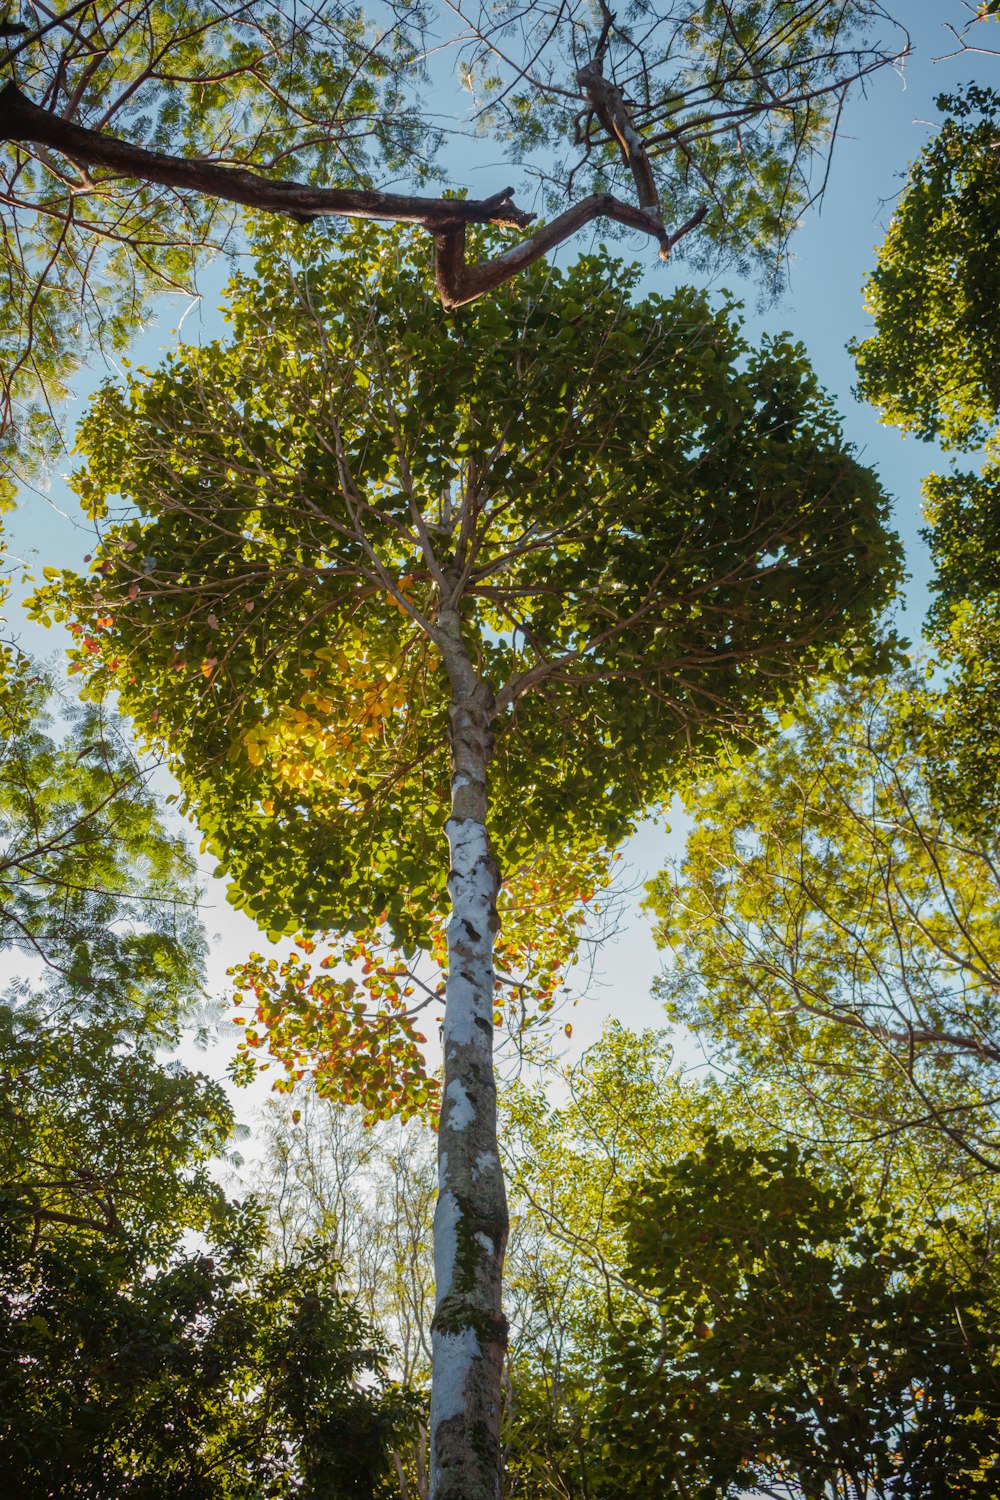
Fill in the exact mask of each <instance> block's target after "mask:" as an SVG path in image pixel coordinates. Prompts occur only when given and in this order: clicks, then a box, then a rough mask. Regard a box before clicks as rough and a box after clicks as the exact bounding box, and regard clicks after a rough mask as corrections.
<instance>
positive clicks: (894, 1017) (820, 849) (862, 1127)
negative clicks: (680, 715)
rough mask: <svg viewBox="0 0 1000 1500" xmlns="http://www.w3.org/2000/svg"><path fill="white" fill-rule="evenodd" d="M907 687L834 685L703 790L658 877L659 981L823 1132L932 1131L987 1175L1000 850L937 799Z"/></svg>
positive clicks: (724, 1054)
mask: <svg viewBox="0 0 1000 1500" xmlns="http://www.w3.org/2000/svg"><path fill="white" fill-rule="evenodd" d="M911 686H912V684H911V681H910V680H909V679H905V678H904V679H901V680H900V681H899V682H897V683H888V684H885V685H883V687H882V689H881V692H878V691H876V692H875V694H874V695H871V689H870V688H869V689H866V690H865V692H864V693H862V692H858V691H852V690H840V691H831V692H828V693H827V694H826V695H825V696H824V697H821V698H820V699H819V700H817V701H816V703H814V704H812V705H810V706H808V707H806V708H804V709H803V710H802V712H801V714H800V716H798V717H797V719H796V723H795V727H794V729H789V731H787V732H786V733H785V734H784V735H783V736H782V737H781V738H780V739H778V740H777V741H775V742H774V743H773V744H772V745H770V746H768V747H767V748H765V749H763V750H761V751H760V752H759V753H758V754H757V755H755V756H753V757H752V758H750V757H748V758H747V759H746V760H745V761H740V760H739V759H738V758H735V759H734V760H733V761H732V763H731V765H730V767H729V768H728V769H727V770H726V771H724V772H723V773H722V774H720V775H719V776H717V777H715V778H714V779H713V780H712V781H710V782H708V783H706V784H705V785H703V786H702V787H700V788H699V789H698V790H697V792H696V793H695V794H694V795H693V796H692V799H691V803H690V806H691V809H692V811H693V812H695V813H696V816H697V819H698V826H697V827H696V828H695V830H694V831H693V832H692V834H691V836H690V838H689V840H688V846H687V850H686V854H685V858H684V860H683V862H682V863H681V865H680V866H679V868H678V869H677V871H676V872H674V871H668V872H665V873H664V874H663V875H661V876H660V877H659V878H658V879H657V881H656V882H655V883H654V884H653V885H652V886H651V887H650V891H651V894H650V898H649V906H650V908H651V910H652V911H653V912H654V914H655V915H656V917H657V918H658V925H657V929H656V935H657V940H658V942H660V944H661V945H662V946H663V947H665V948H668V949H669V950H670V952H671V955H672V962H671V964H670V966H669V967H668V968H667V969H666V970H665V971H664V974H663V976H662V978H661V979H660V981H659V985H658V987H659V991H660V993H661V994H662V995H663V997H664V999H665V1000H666V1001H667V1003H668V1013H669V1014H670V1015H671V1016H672V1018H674V1019H676V1020H683V1021H685V1022H687V1023H688V1024H689V1025H691V1026H693V1027H694V1028H695V1030H696V1033H697V1035H698V1037H699V1039H700V1040H701V1041H702V1042H703V1044H704V1045H705V1046H706V1048H707V1049H708V1051H709V1053H710V1055H711V1056H712V1057H713V1058H714V1059H715V1060H717V1061H718V1062H720V1063H721V1064H722V1065H724V1066H726V1067H727V1068H733V1069H735V1070H736V1073H737V1074H738V1075H747V1076H749V1077H751V1078H757V1079H764V1078H766V1079H770V1080H772V1081H773V1083H774V1085H775V1087H776V1088H778V1089H786V1090H789V1091H792V1092H794V1093H796V1094H798V1095H799V1097H800V1098H802V1099H808V1100H811V1101H812V1102H813V1104H814V1107H815V1112H816V1117H817V1126H818V1128H820V1129H821V1130H822V1131H823V1133H825V1134H826V1135H827V1136H828V1137H829V1138H831V1139H837V1138H840V1139H843V1140H846V1141H850V1140H851V1139H855V1138H857V1139H864V1138H865V1137H870V1138H884V1137H885V1136H886V1135H887V1134H889V1133H892V1132H900V1131H910V1130H912V1131H917V1132H920V1133H921V1134H925V1135H926V1134H928V1133H929V1134H930V1137H931V1139H932V1140H933V1137H934V1136H935V1135H939V1136H941V1137H944V1139H943V1140H942V1141H941V1143H940V1144H941V1149H942V1150H943V1151H944V1152H945V1157H946V1158H947V1159H951V1157H952V1149H953V1148H957V1150H958V1151H959V1152H960V1153H965V1154H966V1155H967V1157H968V1164H967V1170H969V1171H972V1172H973V1173H974V1172H975V1171H977V1170H982V1169H984V1168H985V1169H987V1170H989V1171H995V1170H996V1167H997V1163H998V1155H997V1148H998V1139H997V1116H996V1109H997V1100H998V1097H1000V1093H998V1077H997V1071H996V1070H997V1064H998V1062H1000V1037H998V1030H997V1028H998V1021H1000V1018H998V1009H997V1002H996V995H997V992H998V988H1000V986H998V974H997V959H998V957H1000V955H998V952H997V948H996V931H997V909H998V900H1000V892H998V887H997V867H996V853H995V847H994V844H993V843H992V842H989V843H984V842H980V841H976V842H973V841H970V840H969V839H966V838H964V837H962V836H961V835H959V834H958V833H957V832H956V831H955V829H954V827H953V826H952V825H951V824H950V823H949V821H948V820H947V818H946V817H945V815H944V814H943V813H942V812H941V811H940V809H939V808H938V806H937V805H936V804H935V802H934V800H933V799H932V797H931V795H930V792H929V789H928V786H927V781H926V778H925V775H924V766H923V763H922V761H921V759H920V757H919V755H918V754H917V753H916V752H915V750H914V747H913V744H912V741H911V740H910V739H909V737H908V734H907V729H908V724H909V719H908V714H909V713H910V711H911V709H912V703H913V694H912V692H911ZM869 695H871V696H869ZM924 1149H933V1148H929V1147H928V1146H927V1145H925V1147H924ZM953 1169H954V1168H953V1166H952V1167H949V1168H948V1170H949V1171H951V1170H953Z"/></svg>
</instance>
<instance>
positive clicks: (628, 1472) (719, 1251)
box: [591, 1135, 998, 1500]
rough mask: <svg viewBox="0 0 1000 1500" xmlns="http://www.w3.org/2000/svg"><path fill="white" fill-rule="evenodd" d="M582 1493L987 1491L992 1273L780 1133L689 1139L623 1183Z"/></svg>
mask: <svg viewBox="0 0 1000 1500" xmlns="http://www.w3.org/2000/svg"><path fill="white" fill-rule="evenodd" d="M622 1212H623V1213H624V1215H625V1219H626V1230H625V1232H626V1240H627V1261H626V1265H627V1274H628V1277H629V1279H630V1281H631V1282H632V1283H633V1285H635V1286H636V1287H637V1288H639V1289H640V1290H641V1291H642V1292H644V1293H645V1294H646V1296H647V1297H648V1305H647V1308H646V1309H645V1311H644V1313H642V1314H640V1316H638V1317H636V1318H634V1319H623V1320H622V1321H621V1322H620V1323H619V1325H618V1326H617V1328H615V1329H614V1331H613V1332H612V1333H611V1335H610V1337H609V1340H608V1354H607V1359H606V1362H605V1366H604V1369H603V1371H602V1377H603V1380H604V1382H605V1385H604V1395H603V1403H602V1406H601V1410H600V1414H599V1416H598V1418H597V1421H596V1423H595V1424H594V1427H595V1428H596V1433H595V1431H594V1428H592V1430H591V1441H592V1442H593V1441H595V1438H596V1442H597V1443H598V1444H600V1455H601V1469H600V1471H599V1474H598V1476H595V1480H594V1484H593V1489H592V1491H591V1492H592V1493H593V1494H594V1495H602V1494H607V1495H609V1496H610V1495H636V1496H640V1495H648V1494H649V1493H650V1487H651V1486H652V1487H654V1488H655V1489H656V1490H657V1491H659V1492H661V1493H676V1494H679V1495H704V1496H706V1497H707V1496H709V1495H711V1496H723V1495H727V1496H734V1497H735V1496H737V1495H740V1494H744V1493H746V1490H747V1489H748V1488H750V1489H753V1490H755V1491H757V1492H758V1493H764V1494H768V1495H775V1496H778V1495H781V1496H784V1495H793V1494H801V1495H807V1496H813V1495H814V1496H817V1497H819V1496H828V1495H829V1496H836V1497H838V1500H839V1497H843V1500H853V1497H855V1496H859V1495H872V1496H877V1497H878V1500H890V1497H902V1496H904V1495H905V1496H913V1495H924V1496H928V1497H930V1496H932V1495H944V1494H949V1493H951V1494H961V1495H969V1496H972V1495H982V1496H986V1495H988V1494H990V1493H991V1491H992V1487H993V1485H994V1482H995V1475H996V1461H997V1450H996V1436H997V1433H996V1427H995V1423H994V1422H993V1421H992V1419H991V1415H990V1414H991V1413H995V1411H996V1407H997V1382H998V1370H997V1365H996V1348H995V1343H994V1335H993V1332H992V1329H993V1326H994V1319H995V1313H994V1310H993V1296H994V1289H993V1283H992V1281H991V1278H990V1275H989V1273H988V1270H987V1268H986V1267H985V1266H984V1265H983V1264H982V1262H981V1260H980V1258H979V1256H978V1255H977V1249H976V1246H975V1244H974V1243H972V1242H970V1243H968V1244H967V1245H966V1246H965V1262H964V1264H963V1265H962V1266H961V1267H960V1268H959V1269H956V1266H955V1265H954V1264H953V1263H952V1264H949V1263H948V1262H947V1261H946V1260H945V1259H943V1258H941V1257H940V1255H939V1254H937V1253H935V1251H934V1250H933V1249H932V1248H930V1247H929V1246H928V1245H927V1242H926V1241H925V1240H920V1239H918V1240H917V1241H916V1242H915V1243H913V1244H907V1243H906V1241H905V1240H903V1239H900V1238H898V1237H897V1235H896V1234H894V1232H893V1225H892V1223H891V1220H887V1219H885V1218H872V1217H871V1216H870V1215H869V1216H867V1217H866V1216H865V1215H864V1214H863V1212H862V1204H861V1200H860V1198H859V1197H858V1196H857V1195H856V1194H855V1193H853V1192H851V1190H850V1189H849V1188H846V1187H839V1188H838V1187H837V1186H836V1185H835V1184H834V1183H832V1182H830V1181H829V1180H828V1179H824V1177H823V1176H822V1174H819V1173H817V1172H816V1169H815V1167H814V1166H813V1165H812V1164H810V1163H809V1162H808V1160H804V1159H803V1158H801V1157H800V1155H799V1153H798V1151H797V1150H796V1148H795V1147H794V1146H785V1147H783V1148H781V1149H778V1150H774V1149H772V1150H754V1149H752V1148H745V1147H740V1146H737V1145H736V1144H735V1143H734V1142H733V1141H732V1140H731V1138H729V1137H721V1138H720V1137H717V1136H711V1135H710V1136H709V1138H708V1139H707V1141H706V1142H705V1144H704V1147H703V1149H702V1150H701V1151H700V1152H699V1153H697V1154H695V1155H691V1156H687V1157H683V1158H681V1159H680V1160H679V1161H677V1162H676V1163H675V1164H672V1165H670V1166H668V1167H667V1168H666V1169H664V1170H662V1171H659V1172H656V1173H655V1174H653V1175H651V1176H650V1177H648V1178H646V1179H645V1180H644V1181H641V1182H640V1183H638V1184H637V1185H636V1186H635V1187H634V1189H633V1191H632V1193H631V1195H630V1197H629V1199H628V1200H627V1202H626V1204H625V1205H624V1207H623V1210H622Z"/></svg>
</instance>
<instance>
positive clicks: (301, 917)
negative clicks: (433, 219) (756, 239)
mask: <svg viewBox="0 0 1000 1500" xmlns="http://www.w3.org/2000/svg"><path fill="white" fill-rule="evenodd" d="M297 245H298V242H297V241H296V242H294V243H292V242H290V241H289V240H288V238H287V236H285V235H283V234H282V235H276V236H272V237H270V238H269V239H268V240H267V241H266V242H265V243H264V244H263V246H262V248H261V252H260V258H259V261H258V270H257V276H256V278H253V279H251V278H240V279H238V280H237V281H236V282H235V283H234V284H233V288H232V311H231V314H230V317H231V320H232V323H233V337H232V339H231V340H230V341H229V342H226V343H223V342H215V343H212V344H210V345H207V346H205V347H203V348H196V347H191V346H186V347H183V348H182V349H181V350H180V351H179V352H178V353H177V355H176V356H174V357H172V358H171V360H170V361H169V362H168V364H167V365H166V366H165V367H164V368H163V369H162V370H161V371H160V372H158V373H155V374H146V373H144V372H138V373H137V374H136V375H135V376H134V377H133V378H132V379H131V381H130V383H129V385H128V387H127V388H125V389H122V388H120V387H116V386H107V387H106V388H105V390H104V393H103V394H102V395H101V396H100V398H99V399H98V401H97V403H96V405H95V407H94V409H93V413H92V414H91V415H90V416H89V417H88V418H87V419H86V420H85V422H84V423H83V425H82V428H81V432H80V437H79V447H80V450H81V451H82V452H83V453H84V454H85V455H86V456H87V466H86V468H85V469H83V470H82V471H81V472H80V473H79V474H78V476H77V478H76V480H75V481H74V482H75V485H76V487H77V489H78V492H79V494H80V496H81V499H82V501H83V503H84V505H85V507H86V508H87V509H88V511H89V513H90V514H92V515H93V516H95V517H96V518H97V519H98V520H99V521H100V523H101V526H102V531H103V536H102V540H101V544H100V548H99V550H98V551H97V552H96V553H95V555H94V560H93V562H92V565H91V572H90V575H89V576H86V577H80V578H73V577H71V576H68V575H67V576H66V577H64V578H63V579H62V580H61V581H59V582H58V583H55V584H54V585H53V586H52V587H50V588H47V589H44V590H42V591H41V593H40V596H39V598H40V600H41V601H42V603H41V605H40V608H41V610H42V612H43V613H49V612H58V613H59V614H60V615H61V616H63V617H69V618H70V619H71V620H72V621H73V626H72V628H73V630H74V632H75V633H76V637H77V646H76V649H75V651H74V653H73V657H74V662H73V668H74V669H75V670H76V671H78V672H81V673H82V674H83V675H84V678H85V680H86V683H87V685H88V690H89V691H90V692H91V693H99V692H101V691H103V690H105V689H107V688H108V687H111V686H114V687H115V688H116V689H117V690H118V692H119V693H120V695H121V702H122V705H123V707H124V708H125V710H126V711H127V712H128V713H129V714H130V715H131V716H133V718H134V719H135V722H136V724H137V725H138V727H139V729H140V731H141V732H142V734H143V735H144V736H145V737H146V738H148V739H149V740H152V741H155V742H156V743H158V744H160V745H162V747H163V749H164V752H165V754H166V756H167V758H168V760H169V763H170V765H171V767H172V769H174V770H175V773H176V774H177V775H178V778H179V779H180V781H181V785H182V787H183V788H184V790H185V794H186V798H187V805H188V806H189V807H191V808H192V809H196V810H197V816H198V819H199V822H200V824H201V827H202V829H203V832H204V833H205V835H206V838H207V841H208V843H209V847H210V848H211V849H212V851H213V852H214V853H216V854H217V855H218V856H219V857H220V859H221V860H222V863H223V867H224V868H226V869H227V870H228V872H229V873H230V875H231V876H232V878H233V882H234V886H233V891H232V894H233V897H234V898H235V899H236V900H237V902H238V903H239V904H241V905H243V906H244V907H245V908H246V909H247V910H248V911H249V912H250V913H251V914H252V915H253V916H255V917H256V918H257V919H258V920H259V921H260V922H261V923H262V924H266V925H267V926H269V927H272V928H273V929H275V930H278V931H282V930H295V929H297V928H299V927H301V926H308V927H310V928H312V929H313V930H315V929H318V928H322V927H324V926H330V927H339V928H350V927H352V926H353V925H354V924H362V923H365V922H367V921H368V920H370V918H371V916H372V914H373V913H379V912H383V911H384V912H385V913H386V920H387V921H388V922H389V924H390V926H391V927H392V928H393V929H394V930H395V931H396V932H397V934H398V935H399V936H401V937H404V938H408V939H411V940H412V939H413V938H415V937H417V936H418V935H420V936H423V935H424V934H425V933H426V931H427V925H426V924H427V919H428V915H429V913H430V912H432V911H433V910H435V909H439V908H440V906H441V903H442V900H443V894H444V893H443V875H444V872H443V871H442V870H440V866H439V865H438V864H437V863H436V861H435V860H434V858H433V855H432V853H431V851H432V850H433V849H435V848H436V846H437V841H438V837H439V835H438V827H439V818H440V813H439V812H438V808H439V807H441V806H443V804H444V798H445V795H446V792H445V788H446V778H447V774H448V772H447V743H448V734H447V687H446V683H445V680H444V677H443V674H442V673H441V670H440V666H439V665H438V661H439V658H438V647H437V643H436V641H435V623H434V622H435V611H436V609H437V604H436V600H437V599H438V598H439V597H440V596H441V595H442V593H443V592H444V591H445V590H446V589H447V588H448V587H449V583H450V580H451V579H452V578H453V577H456V578H457V580H458V587H459V588H460V589H461V594H462V608H463V630H464V631H465V633H466V636H467V639H468V641H469V643H470V649H471V650H472V652H473V654H474V656H475V659H476V660H477V662H478V664H479V668H480V670H481V671H482V673H483V675H484V677H485V678H486V679H487V680H488V682H489V684H490V687H491V691H492V692H493V694H494V695H495V698H496V701H497V711H496V712H497V723H496V746H495V750H494V753H493V761H492V770H491V799H492V822H493V841H494V845H495V848H496V851H497V855H498V858H499V859H500V860H501V862H502V864H503V865H504V867H505V868H506V869H507V870H509V871H514V870H517V869H518V868H519V867H521V866H522V865H524V864H525V863H530V861H531V860H532V858H533V856H534V854H535V853H536V851H538V850H539V849H541V848H547V847H558V846H559V845H560V844H563V843H572V844H573V845H574V846H575V847H583V848H588V847H593V846H594V845H598V846H600V845H606V844H609V843H613V842H615V841H617V840H618V839H620V838H621V837H622V836H623V835H624V834H625V833H626V832H627V831H628V829H629V827H630V826H631V821H632V819H633V817H634V816H635V814H636V813H637V812H638V811H640V810H641V809H643V808H646V807H649V806H651V805H653V804H655V803H656V802H657V801H659V800H661V799H662V798H663V797H664V796H666V795H669V792H670V790H671V788H672V786H673V785H674V784H675V782H676V781H677V779H678V778H679V777H681V776H682V775H683V774H684V771H683V767H684V763H685V762H686V761H687V760H688V759H689V758H691V759H693V760H695V761H699V758H700V757H704V756H705V755H710V754H711V753H713V752H714V750H715V748H716V747H717V746H718V745H719V744H720V743H721V742H722V740H723V739H724V738H725V737H726V736H727V735H729V734H735V735H736V736H737V737H738V736H739V735H740V734H742V733H744V732H746V730H747V729H748V728H749V727H750V726H751V725H760V724H761V723H762V722H763V720H762V718H761V715H762V714H763V713H764V711H765V710H766V709H767V708H770V707H772V706H773V705H774V704H776V703H780V702H782V701H783V700H784V699H785V698H786V697H788V696H789V695H790V694H791V692H792V690H793V686H794V683H795V682H796V681H799V680H801V679H802V677H803V676H804V675H805V674H807V673H808V672H809V671H810V670H812V669H813V668H814V667H815V665H817V664H819V663H820V662H821V661H823V660H825V659H826V656H827V653H828V652H829V651H831V650H833V649H841V650H843V651H845V652H847V653H848V654H849V655H850V654H856V656H857V660H858V661H859V662H862V661H865V660H871V659H872V654H873V646H872V635H871V621H872V617H873V615H875V614H876V613H877V611H878V609H879V608H880V606H881V605H882V603H883V602H884V601H885V599H886V598H887V597H888V596H889V594H890V591H891V588H892V585H893V579H894V575H895V568H896V565H897V564H896V558H897V552H896V549H895V543H894V542H893V541H892V540H891V539H890V538H889V536H888V534H887V533H886V531H885V529H884V500H883V498H882V495H881V493H880V491H879V489H878V486H877V484H876V482H875V480H874V478H873V477H872V475H871V474H870V473H869V472H868V471H866V470H864V469H862V468H861V467H860V466H859V465H858V464H857V463H856V462H855V461H854V459H853V457H852V456H851V454H850V452H849V450H847V449H846V448H845V446H844V445H843V443H842V440H841V438H840V434H839V431H838V428H837V425H836V419H835V417H834V415H833V412H832V410H831V408H830V406H829V404H828V403H827V401H826V399H825V398H824V397H823V396H822V394H821V393H820V391H819V390H818V389H817V387H816V384H815V382H814V380H813V377H812V375H811V373H810V371H809V369H808V366H807V364H806V361H805V358H804V355H803V353H802V351H801V349H800V348H798V347H797V346H795V345H792V344H790V343H789V342H787V341H786V340H784V339H776V340H771V341H767V342H765V343H764V345H763V346H762V348H761V349H760V350H758V351H751V350H750V349H749V348H748V346H747V345H746V344H745V343H744V341H743V340H742V338H741V336H740V333H739V330H738V322H737V319H736V316H735V314H734V312H733V311H732V310H731V309H728V308H726V307H722V308H718V309H712V308H711V307H710V306H709V305H708V304H707V302H706V301H705V300H704V299H703V298H701V297H700V296H698V295H697V294H695V293H693V292H688V291H684V292H680V293H678V294H676V295H675V296H674V297H673V298H671V299H664V298H660V297H656V296H653V297H649V298H646V299H644V300H643V301H641V302H637V303H636V302H633V301H632V289H633V287H634V285H635V280H636V272H635V270H633V269H631V268H628V267H626V266H622V265H616V264H614V263H611V264H610V265H607V264H604V263H599V262H596V261H593V260H590V261H583V262H581V263H579V264H578V265H577V266H576V267H574V268H573V269H572V270H571V271H568V272H565V273H561V272H556V271H551V270H546V271H538V272H533V273H531V274H529V275H527V276H526V277H525V278H524V279H523V280H522V281H521V282H519V283H518V284H517V285H516V286H513V287H511V288H508V289H506V290H505V291H504V293H503V294H502V295H501V296H498V298H497V299H496V300H495V301H494V302H492V303H491V304H490V305H489V306H485V305H483V306H480V307H477V308H475V309H470V310H469V311H468V312H463V313H459V314H457V315H455V316H454V317H453V318H451V319H442V318H441V316H440V313H439V312H438V310H437V308H436V306H435V303H434V300H433V296H432V293H431V290H430V287H429V284H428V275H427V272H426V270H425V269H424V267H423V266H422V265H421V258H420V254H419V248H418V247H416V246H413V245H411V247H410V248H409V249H408V250H407V249H405V248H404V247H403V246H401V244H400V242H399V241H398V240H392V241H390V240H389V239H387V238H386V236H385V234H384V232H381V231H374V230H365V231H357V232H356V235H355V248H354V251H353V253H352V254H350V255H347V254H341V255H338V254H336V253H330V252H329V250H328V249H327V247H326V245H325V244H324V242H323V239H322V238H321V237H320V238H319V240H318V242H317V243H316V245H315V248H314V256H313V257H311V258H310V260H307V261H306V262H305V263H303V262H300V261H297V259H288V257H289V255H291V256H295V253H296V250H297ZM331 248H332V247H331ZM362 287H364V288H366V296H365V298H364V299H362V298H361V296H360V295H359V293H360V289H361V288H362ZM116 497H120V501H119V499H117V498H116ZM119 505H121V506H122V507H123V508H122V509H120V510H117V509H116V510H113V511H110V513H109V508H110V507H112V506H114V507H117V506H119ZM105 518H106V519H105ZM835 643H836V646H835ZM626 743H627V744H628V753H625V748H624V747H625V745H626ZM699 763H700V762H699Z"/></svg>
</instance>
